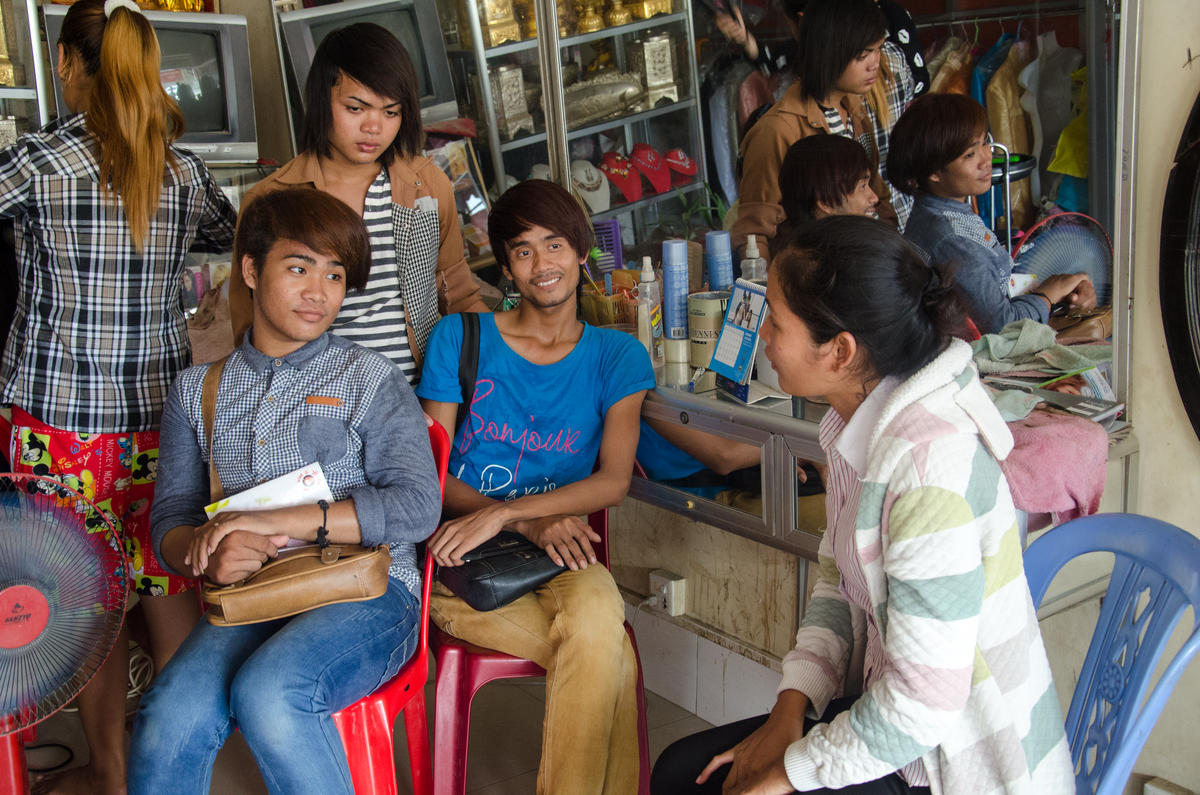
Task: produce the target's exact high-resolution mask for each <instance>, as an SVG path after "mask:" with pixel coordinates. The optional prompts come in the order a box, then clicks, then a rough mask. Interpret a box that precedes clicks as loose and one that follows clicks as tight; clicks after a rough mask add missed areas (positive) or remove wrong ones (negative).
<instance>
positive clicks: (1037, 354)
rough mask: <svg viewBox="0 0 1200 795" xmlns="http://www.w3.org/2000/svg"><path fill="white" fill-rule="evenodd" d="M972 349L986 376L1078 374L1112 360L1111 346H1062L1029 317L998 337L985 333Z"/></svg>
mask: <svg viewBox="0 0 1200 795" xmlns="http://www.w3.org/2000/svg"><path fill="white" fill-rule="evenodd" d="M971 348H972V350H973V351H974V357H975V366H976V367H978V368H979V372H980V374H982V375H987V374H989V373H1007V372H1013V371H1016V370H1050V371H1052V372H1058V373H1077V372H1079V371H1080V370H1087V369H1090V368H1092V367H1095V366H1096V365H1097V364H1098V363H1100V362H1107V361H1112V345H1111V344H1109V343H1100V344H1096V345H1072V346H1070V347H1068V346H1066V345H1059V344H1058V343H1057V342H1055V339H1054V329H1052V328H1050V327H1049V326H1047V325H1046V324H1044V323H1039V322H1037V321H1036V320H1030V319H1029V318H1025V319H1024V320H1014V321H1013V322H1012V323H1009V324H1008V325H1007V326H1005V327H1004V328H1002V329H1000V331H999V332H998V333H996V334H984V335H983V336H982V337H980V338H979V339H977V340H975V341H974V342H972V343H971Z"/></svg>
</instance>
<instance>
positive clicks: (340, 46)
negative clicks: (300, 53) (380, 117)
mask: <svg viewBox="0 0 1200 795" xmlns="http://www.w3.org/2000/svg"><path fill="white" fill-rule="evenodd" d="M342 75H349V76H350V77H352V78H354V79H355V80H357V81H358V82H360V83H362V84H363V85H364V86H366V87H367V88H369V89H371V90H372V91H374V92H375V93H376V94H378V95H379V96H381V97H387V98H388V99H390V100H395V101H397V102H399V103H400V105H399V110H400V131H399V132H398V133H396V137H395V139H394V140H393V141H392V145H391V146H389V147H387V148H386V149H384V150H383V153H382V154H381V155H380V156H379V162H381V163H382V164H383V165H385V166H388V165H391V163H392V158H393V157H395V156H397V155H399V156H400V157H401V158H409V157H415V156H417V155H419V154H420V153H421V147H422V146H423V145H424V143H425V130H424V128H423V127H422V126H421V97H420V95H419V94H418V93H417V92H418V90H419V86H420V83H418V82H417V72H416V70H415V69H414V68H413V65H412V59H411V58H409V57H408V52H407V51H406V50H405V49H404V45H403V44H401V43H400V40H399V39H397V38H396V37H395V36H393V35H392V34H391V32H390V31H388V30H387V28H384V27H381V26H379V25H376V24H375V23H373V22H356V23H354V24H353V25H347V26H346V27H344V28H338V29H337V30H335V31H332V32H331V33H330V34H329V35H328V36H326V37H325V38H324V39H323V40H322V41H321V44H320V46H318V47H317V52H316V54H315V55H314V56H313V62H312V67H311V68H310V69H309V70H308V80H307V81H306V82H305V84H304V121H303V122H302V124H301V126H300V150H301V151H303V152H313V153H315V154H318V155H320V156H322V157H329V155H330V149H329V130H330V127H331V126H332V125H333V103H332V94H333V87H334V86H336V85H337V84H338V82H339V81H340V80H341V79H342Z"/></svg>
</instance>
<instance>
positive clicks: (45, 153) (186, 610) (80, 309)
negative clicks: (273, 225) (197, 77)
mask: <svg viewBox="0 0 1200 795" xmlns="http://www.w3.org/2000/svg"><path fill="white" fill-rule="evenodd" d="M57 44H58V74H59V77H60V78H61V79H62V85H63V98H64V99H65V101H66V105H67V108H68V109H69V110H70V114H69V115H67V116H65V117H63V118H60V119H58V120H57V121H55V122H53V123H52V124H50V125H49V126H47V127H45V128H43V129H42V130H39V131H37V132H34V133H30V134H28V135H23V136H21V137H20V138H19V139H18V141H17V143H16V144H14V145H13V146H10V147H8V148H7V149H5V150H3V151H0V216H2V217H5V218H12V219H13V220H14V225H15V228H16V255H17V262H18V297H17V308H16V313H15V315H14V318H13V323H12V328H11V330H10V332H9V337H8V340H7V344H6V345H5V348H4V355H3V359H2V360H0V404H3V405H4V406H6V407H11V411H12V414H11V422H12V432H11V434H10V437H9V439H10V442H9V456H10V459H11V461H12V462H13V465H14V467H15V468H17V469H19V470H23V471H27V472H34V473H37V474H42V475H46V476H48V477H52V478H54V479H56V480H60V481H62V482H63V483H64V484H65V485H67V486H69V487H71V488H74V489H77V490H79V491H81V492H83V493H84V495H85V496H87V497H88V498H89V499H90V500H92V501H93V502H94V503H95V504H96V505H97V506H98V507H99V508H100V509H101V510H103V511H105V512H106V514H108V517H109V519H111V520H113V521H114V524H117V526H121V525H123V526H124V527H123V534H124V537H125V543H126V549H127V551H128V553H129V558H130V562H131V564H132V567H133V569H134V572H133V574H134V581H135V583H136V585H137V590H138V591H139V593H140V594H141V595H142V599H141V603H142V605H143V607H144V612H145V615H146V618H147V621H148V624H149V630H150V639H151V649H150V651H151V654H152V655H153V657H154V661H155V664H156V667H158V668H161V667H162V666H163V665H164V664H165V663H166V660H167V659H168V658H169V657H170V656H171V654H172V653H173V652H174V650H175V649H176V648H177V647H178V645H179V643H180V642H182V640H183V638H184V637H185V636H186V635H187V633H188V631H189V630H190V629H191V627H192V625H193V624H194V623H195V621H196V619H197V618H198V606H197V603H196V599H195V597H194V596H193V595H192V594H191V593H190V590H189V589H190V588H191V584H192V580H190V579H186V578H182V577H176V576H174V575H169V574H168V573H167V572H166V571H165V570H163V569H162V568H161V567H160V566H158V565H157V564H156V562H155V561H154V556H153V554H152V553H151V551H150V539H149V530H150V528H149V522H148V521H147V520H148V516H149V503H150V500H151V498H152V495H153V488H154V480H155V476H156V474H157V468H158V467H157V463H158V462H157V458H158V431H157V429H158V424H159V416H160V414H161V411H162V406H163V402H164V400H165V398H166V395H167V390H168V388H169V387H170V385H171V382H172V381H173V380H174V379H175V376H176V375H178V373H179V372H180V371H181V370H182V369H183V368H184V367H185V366H186V365H187V364H188V363H189V359H190V349H189V346H188V339H187V327H186V323H185V318H184V314H183V302H182V296H181V292H180V275H181V273H182V271H183V262H184V256H185V255H186V254H187V252H188V251H190V250H207V251H225V250H228V249H229V247H230V246H231V244H232V242H233V230H234V224H235V220H236V218H235V212H234V210H233V208H232V207H231V206H230V204H229V202H228V200H227V199H226V198H225V196H224V194H223V193H222V192H221V191H220V189H219V188H218V187H217V186H216V184H215V182H214V181H213V179H212V176H211V175H210V174H209V173H208V170H207V169H206V168H205V167H204V164H203V163H202V162H201V161H200V159H199V158H198V157H196V156H195V155H193V154H191V153H189V152H185V151H184V150H182V149H179V148H177V147H175V146H174V141H175V140H176V139H177V138H178V137H179V136H180V134H182V132H183V116H182V114H181V113H180V111H179V107H178V106H177V105H176V104H175V102H174V101H173V100H172V99H171V98H170V97H169V96H167V94H166V93H165V92H164V91H163V89H162V86H161V84H160V83H159V65H160V56H159V48H158V41H157V39H156V37H155V35H154V31H153V29H152V28H151V27H150V23H149V22H147V21H146V19H145V17H143V16H142V14H141V12H140V10H139V9H138V6H137V5H136V3H134V2H133V1H132V0H108V2H104V0H79V2H77V3H75V5H73V6H72V7H71V9H70V11H69V12H68V13H67V15H66V18H65V20H64V22H63V29H62V35H61V37H60V39H59V41H58V42H57ZM128 660H129V652H128V640H127V638H126V636H125V634H124V633H122V636H121V638H120V639H119V640H118V642H117V645H116V648H115V649H114V650H113V652H112V654H110V655H109V658H108V661H107V662H106V663H105V665H104V666H103V668H101V670H100V672H99V673H98V674H97V675H96V676H95V677H94V678H93V679H92V681H91V683H90V684H89V685H88V687H87V688H85V689H84V691H83V693H82V694H81V695H80V697H79V705H80V716H81V718H82V721H83V727H84V733H85V734H86V735H87V739H88V743H89V746H90V750H91V754H90V755H91V764H90V766H89V767H87V768H80V769H77V770H74V771H71V772H70V773H69V774H68V775H66V776H64V777H63V778H62V779H61V780H60V781H59V782H57V783H58V785H59V787H58V788H57V789H56V790H55V791H57V792H89V793H117V792H124V786H125V750H124V730H123V729H124V720H125V691H126V676H127V673H126V671H127V669H128V665H129V663H128Z"/></svg>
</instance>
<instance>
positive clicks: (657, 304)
mask: <svg viewBox="0 0 1200 795" xmlns="http://www.w3.org/2000/svg"><path fill="white" fill-rule="evenodd" d="M661 293H662V290H661V289H660V285H659V283H658V277H657V276H656V275H655V273H654V264H653V263H652V262H651V261H650V258H649V257H642V275H641V278H640V279H639V280H638V288H637V336H638V339H639V340H641V341H642V345H645V346H646V352H647V353H649V354H650V364H652V365H653V366H655V367H658V366H659V365H661V364H662V363H663V328H662V298H661Z"/></svg>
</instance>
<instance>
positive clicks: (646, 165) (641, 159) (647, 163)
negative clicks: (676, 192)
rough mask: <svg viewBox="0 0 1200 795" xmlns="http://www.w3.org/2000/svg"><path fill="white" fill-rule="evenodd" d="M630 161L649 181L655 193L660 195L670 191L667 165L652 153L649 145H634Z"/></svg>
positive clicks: (669, 173) (660, 156)
mask: <svg viewBox="0 0 1200 795" xmlns="http://www.w3.org/2000/svg"><path fill="white" fill-rule="evenodd" d="M630 159H631V160H633V164H634V165H635V166H637V170H638V171H640V172H642V174H643V175H644V176H645V177H646V179H648V180H650V184H651V185H653V186H654V192H655V193H662V192H664V191H666V190H669V189H670V187H671V172H670V171H669V170H667V163H666V161H665V160H663V158H662V155H660V154H659V153H658V152H656V151H654V148H653V147H652V146H650V144H634V145H633V152H632V153H631V155H630Z"/></svg>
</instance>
